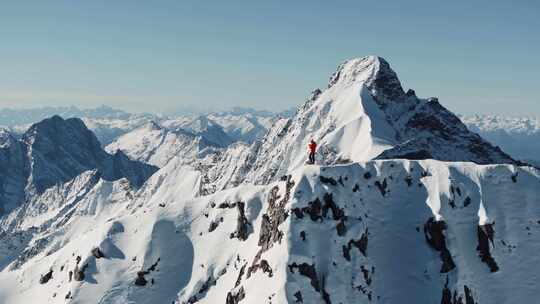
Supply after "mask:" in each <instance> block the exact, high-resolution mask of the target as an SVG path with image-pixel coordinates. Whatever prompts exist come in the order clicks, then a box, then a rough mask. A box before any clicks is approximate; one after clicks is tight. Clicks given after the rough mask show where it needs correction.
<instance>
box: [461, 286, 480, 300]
mask: <svg viewBox="0 0 540 304" xmlns="http://www.w3.org/2000/svg"><path fill="white" fill-rule="evenodd" d="M463 289H464V291H465V304H477V303H476V301H475V300H474V298H473V295H472V290H471V289H469V287H468V286H467V285H465V286H463Z"/></svg>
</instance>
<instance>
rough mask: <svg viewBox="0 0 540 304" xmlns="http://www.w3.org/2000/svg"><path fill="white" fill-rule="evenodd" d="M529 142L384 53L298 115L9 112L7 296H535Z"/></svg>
mask: <svg viewBox="0 0 540 304" xmlns="http://www.w3.org/2000/svg"><path fill="white" fill-rule="evenodd" d="M100 119H101V118H100ZM114 119H116V118H114ZM311 139H314V140H315V141H317V142H318V144H319V149H318V155H317V160H316V164H315V165H309V164H306V156H307V155H306V148H307V143H308V142H309V141H310V140H311ZM520 159H522V156H515V155H513V154H507V153H506V152H504V151H503V150H502V149H501V148H499V147H498V146H495V145H493V144H492V143H490V142H488V141H487V140H485V139H483V138H482V137H481V136H480V135H478V134H477V133H474V132H473V131H471V130H470V129H469V128H468V127H467V126H466V125H465V124H464V123H463V122H462V120H461V119H460V117H458V116H457V115H455V114H453V113H451V112H450V111H449V110H447V109H446V108H445V107H444V106H443V105H442V104H441V102H439V100H438V99H437V98H434V97H430V98H420V97H417V96H416V93H415V92H414V91H413V90H411V89H409V90H404V89H403V87H402V85H401V82H400V81H399V79H398V77H397V74H396V73H395V72H394V71H393V70H392V68H391V67H390V64H389V63H388V62H387V61H386V60H384V59H383V58H380V57H377V56H367V57H363V58H357V59H352V60H348V61H346V62H344V63H342V64H340V65H339V66H338V68H337V70H336V72H335V73H334V74H333V75H332V76H331V77H330V80H329V83H328V86H327V87H326V88H324V89H316V90H314V91H313V92H312V93H311V95H310V96H309V97H308V98H307V100H306V101H305V102H304V103H303V104H302V105H300V106H299V107H298V109H297V110H296V112H295V113H294V114H291V113H288V114H287V115H278V116H272V115H266V114H262V113H245V112H241V113H234V112H231V113H215V114H212V115H202V116H201V115H195V116H188V117H186V116H184V117H173V118H163V117H158V118H157V119H156V118H155V117H152V118H151V119H149V120H147V119H142V120H141V124H140V125H138V126H134V127H133V128H130V129H129V130H127V129H126V130H125V131H124V132H123V133H122V135H119V136H116V137H115V138H111V139H110V140H109V141H108V142H107V143H100V142H99V140H98V139H97V137H96V136H95V135H94V134H93V133H92V132H91V131H90V130H89V129H87V127H86V125H85V123H84V121H83V120H81V119H76V118H72V119H63V118H60V117H58V116H54V117H52V118H48V119H45V120H43V121H41V122H38V123H35V124H33V125H32V126H31V127H30V128H29V129H28V130H27V131H25V132H24V134H22V135H19V136H16V135H13V134H12V132H10V131H8V130H3V131H1V133H0V169H1V171H0V172H1V173H0V185H1V187H0V197H1V198H2V205H3V213H2V214H1V215H0V227H1V228H0V303H13V304H19V303H28V302H39V303H100V304H106V303H175V304H180V303H191V304H193V303H225V304H238V303H242V304H243V303H325V304H330V303H399V302H403V301H406V302H410V303H439V302H440V303H443V304H458V303H462V304H474V303H534V302H535V301H536V298H537V297H538V278H537V276H538V272H539V270H540V269H539V266H538V265H540V264H539V262H540V258H539V257H538V255H537V254H535V253H536V252H538V251H539V250H540V242H539V239H538V237H539V235H540V205H538V203H537V202H538V198H539V197H540V187H538V184H539V183H540V171H539V170H538V169H536V168H534V167H531V166H528V165H527V164H526V163H525V162H523V161H520Z"/></svg>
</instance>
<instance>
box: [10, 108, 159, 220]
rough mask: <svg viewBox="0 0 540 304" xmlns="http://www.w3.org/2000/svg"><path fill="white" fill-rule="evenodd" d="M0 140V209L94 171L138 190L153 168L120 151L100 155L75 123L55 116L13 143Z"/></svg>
mask: <svg viewBox="0 0 540 304" xmlns="http://www.w3.org/2000/svg"><path fill="white" fill-rule="evenodd" d="M1 134H2V135H0V208H2V209H3V210H10V209H13V208H14V207H15V206H17V205H18V204H21V203H23V201H24V200H25V199H26V198H27V196H32V195H34V194H41V193H43V192H44V191H45V190H46V189H48V188H50V187H52V186H54V185H57V184H59V183H64V182H67V181H69V180H72V179H73V178H75V177H76V176H78V175H79V174H81V173H83V172H84V171H88V170H93V169H96V170H98V171H99V172H100V174H101V175H102V177H103V178H104V179H106V180H117V179H120V178H122V177H126V178H127V179H128V180H129V181H130V182H131V183H133V185H135V186H137V187H138V186H141V185H142V184H143V183H144V181H145V180H146V179H147V178H148V177H149V176H150V175H151V174H152V173H154V172H155V171H156V168H155V167H153V166H149V165H145V164H142V163H139V162H136V161H132V160H130V159H129V158H128V157H127V156H126V155H125V154H123V153H122V152H117V153H115V154H114V155H110V154H108V153H106V152H105V151H104V150H103V149H102V148H101V146H100V144H99V142H98V140H97V138H96V137H95V135H94V134H93V133H92V132H91V131H90V130H88V129H87V128H86V126H85V125H84V123H83V122H82V121H81V120H80V119H76V118H72V119H67V120H64V119H62V118H61V117H59V116H53V117H52V118H49V119H45V120H43V121H41V122H39V123H36V124H34V125H33V126H32V127H30V129H29V130H28V131H27V132H26V133H25V134H24V135H23V136H22V139H21V140H17V139H15V138H14V137H13V136H11V135H10V134H9V133H6V132H4V131H2V133H1Z"/></svg>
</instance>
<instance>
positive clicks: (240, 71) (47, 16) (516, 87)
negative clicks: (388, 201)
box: [0, 0, 540, 116]
mask: <svg viewBox="0 0 540 304" xmlns="http://www.w3.org/2000/svg"><path fill="white" fill-rule="evenodd" d="M539 28H540V4H539V3H538V2H536V1H522V2H521V4H519V5H517V4H514V3H510V2H507V1H474V3H470V2H468V1H454V2H451V3H438V2H437V3H436V2H432V1H416V2H415V3H407V4H406V5H403V4H401V5H399V4H391V3H361V2H359V1H340V2H339V3H334V2H332V3H331V2H326V1H295V2H294V3H289V2H284V1H283V2H282V1H273V2H272V3H253V2H248V1H228V2H219V3H213V4H212V5H209V4H208V3H204V2H200V1H172V0H171V1H159V3H158V4H156V3H152V4H150V3H142V2H139V3H135V2H132V1H115V2H110V1H103V0H97V1H91V2H90V1H87V2H77V3H75V2H72V1H66V0H64V1H55V2H44V1H43V2H35V3H31V4H30V3H21V2H17V3H15V2H13V3H5V4H4V5H3V7H2V10H1V11H0V33H1V34H2V38H3V42H2V48H0V65H1V66H2V73H0V108H4V107H16V108H26V107H40V106H52V105H54V106H66V105H76V106H79V107H96V106H99V105H102V104H105V105H108V106H112V107H115V108H120V109H124V110H128V111H132V112H143V111H145V112H164V111H169V110H172V109H177V108H189V107H196V108H202V109H205V108H207V109H223V108H227V107H232V106H244V107H253V108H258V109H267V110H284V109H289V108H291V107H294V106H296V105H298V104H300V103H301V102H303V101H304V100H305V98H306V97H307V96H308V95H309V92H310V91H311V90H313V89H314V88H316V87H324V86H326V83H327V80H328V77H329V76H330V75H331V73H332V72H333V71H334V70H335V68H336V66H337V65H338V64H339V63H340V62H342V61H343V60H346V59H349V58H354V57H362V56H365V55H372V54H374V55H379V56H381V57H384V58H385V59H387V60H388V61H389V62H390V64H391V66H392V68H393V69H394V70H395V71H396V72H397V73H398V76H399V77H400V79H401V81H402V84H403V86H404V88H405V89H407V88H413V89H414V90H415V91H416V92H417V95H418V96H420V97H429V96H437V97H439V99H440V101H441V103H443V104H444V105H445V106H447V107H448V108H449V109H451V110H453V111H455V112H458V113H464V114H470V113H493V114H506V115H536V116H540V103H539V101H540V93H539V91H538V89H537V88H538V87H539V85H540V80H539V78H538V76H537V73H538V70H540V58H539V57H538V56H537V54H539V53H540V35H539V34H538V29H539Z"/></svg>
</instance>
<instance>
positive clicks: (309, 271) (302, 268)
mask: <svg viewBox="0 0 540 304" xmlns="http://www.w3.org/2000/svg"><path fill="white" fill-rule="evenodd" d="M295 270H298V273H299V274H300V275H303V276H305V277H307V278H309V279H310V283H311V286H312V287H313V288H314V289H315V290H316V291H317V292H318V293H320V294H321V296H322V298H323V300H324V302H325V303H326V304H331V303H332V302H331V301H330V295H329V294H328V293H327V292H326V290H325V289H324V277H323V281H320V280H319V277H318V276H317V270H316V269H315V264H312V265H309V264H307V263H302V264H300V265H299V264H296V263H292V264H290V265H289V271H290V272H291V273H295Z"/></svg>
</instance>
